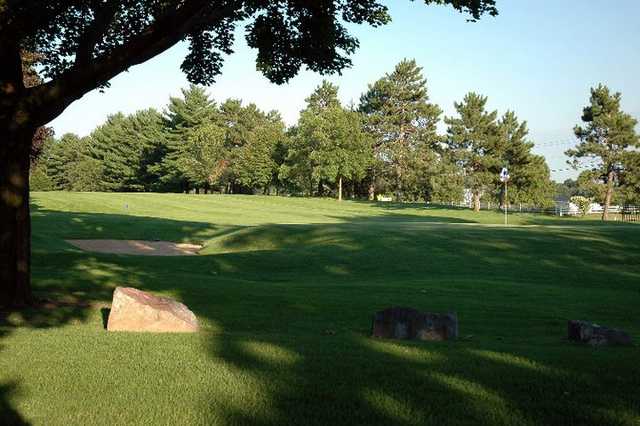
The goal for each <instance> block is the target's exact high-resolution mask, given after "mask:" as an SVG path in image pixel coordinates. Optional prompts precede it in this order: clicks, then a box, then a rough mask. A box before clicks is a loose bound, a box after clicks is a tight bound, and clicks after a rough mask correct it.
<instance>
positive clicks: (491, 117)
mask: <svg viewBox="0 0 640 426" xmlns="http://www.w3.org/2000/svg"><path fill="white" fill-rule="evenodd" d="M182 95H183V96H182V97H181V98H171V99H170V102H169V104H168V106H167V107H166V109H165V111H164V112H162V113H161V112H158V111H156V110H153V109H149V110H144V111H139V112H137V113H135V114H132V115H124V114H121V113H118V114H115V115H112V116H110V117H109V118H108V120H107V121H106V123H104V124H103V125H101V126H99V127H98V128H96V129H95V130H94V131H93V132H92V133H91V134H90V135H89V136H87V137H83V138H80V137H78V136H76V135H73V134H65V135H63V136H62V137H61V138H59V139H53V138H52V139H51V140H49V141H48V142H47V143H46V145H45V147H44V149H43V153H42V155H41V156H40V158H39V160H38V161H37V163H36V165H35V166H34V167H33V171H32V178H31V179H32V188H33V189H34V190H52V189H58V190H71V191H195V192H208V191H216V192H218V191H220V192H225V193H256V192H260V193H273V192H277V193H288V194H299V195H307V196H327V195H335V196H337V197H339V198H342V196H343V193H344V194H345V195H346V196H349V197H362V198H365V197H368V198H370V199H372V198H374V197H375V196H376V195H378V194H393V195H394V196H395V198H396V199H397V200H419V199H420V200H426V201H433V202H447V203H448V202H460V201H462V200H463V198H464V197H465V194H468V195H469V194H470V195H471V196H472V199H473V201H474V205H475V206H476V208H479V204H480V200H482V199H484V200H486V201H493V200H499V201H501V202H503V201H504V200H503V199H502V197H503V196H504V194H502V192H501V191H502V185H501V184H500V182H499V180H498V172H499V170H500V169H501V168H502V167H508V168H509V171H510V175H511V181H510V185H511V186H510V190H509V202H511V203H516V202H517V203H528V204H536V205H541V204H546V203H548V202H549V201H550V200H551V198H552V195H553V193H554V187H553V184H552V183H551V181H550V177H549V168H548V167H547V165H546V163H545V160H544V158H543V157H541V156H538V155H534V154H533V153H532V148H533V143H531V142H530V141H529V140H528V139H527V135H528V129H527V124H526V122H523V121H520V120H519V119H518V118H517V117H516V115H515V114H514V113H513V112H510V111H508V112H506V113H504V114H503V115H502V116H498V113H497V112H496V111H489V110H487V108H486V104H487V98H486V97H484V96H480V95H478V94H475V93H469V94H468V95H466V96H465V97H464V99H463V100H462V101H461V102H460V103H455V109H456V111H457V115H456V116H453V117H444V123H445V124H446V126H447V131H446V134H439V133H438V129H437V128H438V124H439V123H440V121H441V120H442V119H443V117H442V110H441V109H440V108H439V107H438V106H437V105H435V104H433V103H431V102H430V100H429V96H428V91H427V85H426V80H425V79H424V77H423V76H422V70H421V68H420V67H418V66H417V65H416V63H415V61H413V60H404V61H402V62H400V63H399V64H398V65H397V66H396V67H395V69H394V70H393V71H392V72H391V73H389V74H387V75H385V76H384V77H382V78H381V79H379V80H378V81H376V82H375V83H373V84H371V85H370V86H369V88H368V90H367V92H366V93H364V94H363V95H362V96H361V99H360V103H359V105H357V106H351V107H345V106H344V105H341V103H340V101H339V100H338V88H337V87H336V86H334V85H332V84H330V83H328V82H326V81H325V82H323V83H322V85H320V86H319V87H318V88H317V89H316V90H315V91H314V92H313V93H312V94H311V95H310V96H309V97H308V98H307V99H306V107H305V109H304V110H303V111H301V114H300V118H299V121H298V123H297V124H296V125H295V126H293V127H291V128H287V127H286V126H285V124H284V123H283V121H282V119H281V117H280V115H279V114H278V113H277V112H275V111H271V112H263V111H261V110H259V109H258V108H257V107H256V106H255V105H253V104H249V105H246V106H243V105H242V103H241V102H240V101H239V100H234V99H229V100H227V101H225V102H224V103H221V104H216V103H215V102H214V101H212V100H211V99H210V98H209V97H208V96H207V94H206V92H205V90H204V89H203V88H201V87H197V86H191V87H190V88H189V89H186V90H183V91H182Z"/></svg>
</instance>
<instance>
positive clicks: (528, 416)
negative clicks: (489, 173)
mask: <svg viewBox="0 0 640 426" xmlns="http://www.w3.org/2000/svg"><path fill="white" fill-rule="evenodd" d="M32 206H33V210H32V216H33V244H34V247H33V252H34V259H33V262H34V264H33V274H34V287H35V289H36V292H37V293H38V295H39V296H41V297H47V298H50V299H54V300H66V301H68V302H74V301H76V300H78V301H86V302H90V304H89V305H88V306H83V305H74V304H73V303H71V306H67V307H59V308H56V309H46V310H39V311H34V312H29V313H25V314H21V315H18V314H12V315H10V316H9V318H8V319H7V320H5V321H4V323H2V328H0V412H1V414H0V419H1V420H3V421H4V422H5V423H8V422H9V421H11V419H14V420H15V419H16V418H17V416H20V417H21V418H22V419H23V420H24V421H28V422H31V423H33V424H42V425H45V424H46V425H68V424H85V425H86V424H118V425H120V424H149V425H152V424H153V425H155V424H221V425H227V424H239V425H242V424H259V425H263V424H274V425H284V424H295V425H306V424H349V425H352V424H362V425H371V424H380V425H390V424H399V425H410V424H420V425H424V424H433V425H456V424H487V425H489V424H490V425H519V424H523V425H528V424H540V425H551V424H575V425H609V424H612V425H638V424H640V393H639V390H640V348H639V347H638V346H634V347H628V348H604V347H600V348H591V347H583V346H579V345H574V344H570V343H569V342H567V341H566V340H565V337H566V322H567V320H568V319H587V320H592V321H595V322H598V323H602V324H606V325H611V326H614V327H620V328H624V329H626V330H628V331H629V332H630V333H631V334H632V337H633V338H634V340H635V341H636V343H638V342H640V310H639V307H640V226H638V225H633V224H626V225H625V224H617V223H608V224H602V223H600V222H598V221H590V220H581V219H557V218H552V217H544V216H534V215H519V216H513V217H512V218H511V223H512V224H514V226H511V227H504V226H501V225H500V224H501V222H502V220H503V219H502V216H501V215H500V214H499V213H488V212H482V213H480V214H474V213H473V212H469V211H467V210H460V209H444V208H425V206H424V205H418V204H409V205H394V204H375V203H366V202H351V201H345V202H343V203H338V202H336V201H334V200H321V199H302V198H281V197H259V196H217V195H206V196H205V195H200V196H195V195H181V194H170V195H159V194H82V193H36V194H33V197H32ZM72 238H76V239H82V238H109V239H143V240H144V239H147V240H151V239H162V240H170V241H186V242H204V243H205V245H206V247H205V249H204V250H203V252H202V254H201V255H199V256H192V257H141V256H126V255H108V254H95V253H86V252H82V251H80V250H78V249H75V248H73V247H72V246H70V245H68V244H67V243H66V242H65V241H64V240H65V239H72ZM118 285H121V286H134V287H138V288H141V289H144V290H149V291H152V292H156V293H161V294H165V295H169V296H172V297H176V298H178V299H179V300H181V301H183V302H184V303H186V304H187V305H188V306H189V307H190V308H191V309H192V310H193V311H194V312H195V313H196V315H197V316H198V318H199V319H200V321H201V324H202V326H203V327H202V328H203V330H202V331H201V332H200V333H198V334H194V335H169V334H155V335H154V334H136V333H107V332H106V331H105V330H104V329H103V318H102V312H101V308H102V307H107V306H109V303H110V298H111V293H112V291H113V288H114V287H115V286H118ZM392 305H396V306H397V305H400V306H412V307H415V308H418V309H421V310H425V311H432V312H444V311H456V312H457V313H458V317H459V319H460V334H461V336H462V339H461V340H459V341H456V342H440V343H398V342H391V341H382V340H374V339H371V338H369V337H368V334H369V332H370V326H371V317H372V315H373V313H374V312H375V311H377V310H380V309H383V308H385V307H388V306H392ZM0 423H2V421H0Z"/></svg>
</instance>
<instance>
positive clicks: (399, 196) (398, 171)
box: [396, 164, 402, 203]
mask: <svg viewBox="0 0 640 426" xmlns="http://www.w3.org/2000/svg"><path fill="white" fill-rule="evenodd" d="M396 201H397V202H398V203H401V202H402V168H401V167H400V165H399V164H398V165H396Z"/></svg>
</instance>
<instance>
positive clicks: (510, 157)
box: [494, 111, 554, 205]
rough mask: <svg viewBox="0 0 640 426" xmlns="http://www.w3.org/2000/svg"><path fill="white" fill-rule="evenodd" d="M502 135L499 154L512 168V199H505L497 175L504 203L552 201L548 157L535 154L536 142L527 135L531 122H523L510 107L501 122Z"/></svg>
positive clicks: (510, 188)
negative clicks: (528, 125)
mask: <svg viewBox="0 0 640 426" xmlns="http://www.w3.org/2000/svg"><path fill="white" fill-rule="evenodd" d="M498 130H499V139H498V144H497V147H496V154H497V155H499V156H500V157H501V161H500V162H501V165H502V166H503V167H507V169H508V170H509V176H510V179H509V182H508V184H509V191H508V196H509V199H508V200H506V199H504V195H505V194H504V191H503V188H504V186H503V184H502V183H501V182H500V181H499V179H498V175H497V174H496V175H495V179H494V186H495V188H496V189H495V192H497V193H499V198H500V203H501V204H502V205H505V204H511V203H514V202H515V203H527V204H534V205H548V204H550V203H551V201H552V200H551V198H552V196H553V192H554V187H553V183H552V182H551V173H550V170H549V167H548V166H547V164H546V161H545V159H544V157H541V156H538V155H535V154H533V152H532V149H533V146H534V144H533V142H531V141H530V140H528V139H527V137H528V135H529V129H528V128H527V122H526V121H523V122H520V121H519V120H518V117H517V116H516V114H515V113H514V112H513V111H507V112H506V113H505V114H504V115H503V116H502V118H501V119H500V121H499V123H498Z"/></svg>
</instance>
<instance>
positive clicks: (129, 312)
mask: <svg viewBox="0 0 640 426" xmlns="http://www.w3.org/2000/svg"><path fill="white" fill-rule="evenodd" d="M107 330H109V331H151V332H182V333H189V332H195V331H198V320H197V318H196V316H195V315H194V314H193V312H191V311H190V310H189V309H188V308H187V307H186V306H185V305H183V304H182V303H180V302H177V301H175V300H173V299H170V298H168V297H160V296H155V295H153V294H150V293H147V292H144V291H141V290H138V289H135V288H131V287H116V290H115V291H114V292H113V302H112V304H111V312H109V319H108V322H107Z"/></svg>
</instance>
